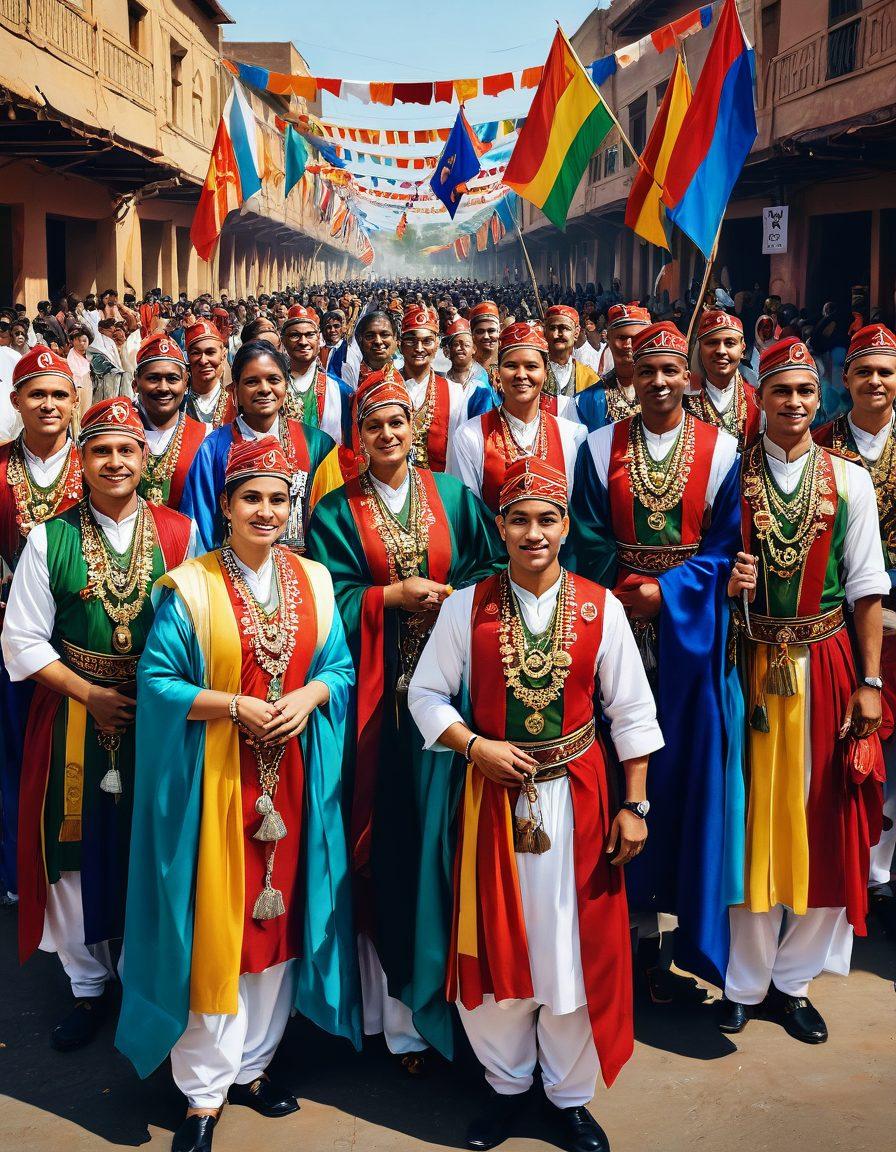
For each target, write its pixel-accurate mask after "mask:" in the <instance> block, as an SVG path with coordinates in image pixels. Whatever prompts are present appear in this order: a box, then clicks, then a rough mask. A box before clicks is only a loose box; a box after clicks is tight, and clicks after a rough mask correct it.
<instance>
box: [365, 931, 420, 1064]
mask: <svg viewBox="0 0 896 1152" xmlns="http://www.w3.org/2000/svg"><path fill="white" fill-rule="evenodd" d="M358 960H359V962H360V967H361V999H362V1003H363V1007H364V1034H365V1035H366V1036H377V1035H378V1034H379V1033H380V1032H382V1034H383V1036H384V1037H385V1040H386V1047H387V1048H388V1049H389V1051H390V1052H391V1053H392V1054H393V1055H394V1056H403V1055H404V1054H405V1053H406V1052H425V1051H426V1049H427V1048H428V1047H429V1045H428V1044H427V1043H426V1041H425V1040H424V1039H423V1038H422V1037H421V1036H420V1034H419V1033H418V1032H417V1029H416V1028H415V1027H414V1023H413V1020H412V1017H411V1010H410V1008H408V1006H407V1004H405V1003H403V1002H402V1001H401V1000H396V999H395V997H394V996H390V995H389V989H388V985H387V981H386V973H385V972H384V971H383V966H382V964H381V963H380V958H379V956H378V955H377V951H376V948H375V947H374V944H373V941H372V940H371V939H370V937H369V936H368V935H367V934H366V933H364V932H362V933H360V934H359V936H358Z"/></svg>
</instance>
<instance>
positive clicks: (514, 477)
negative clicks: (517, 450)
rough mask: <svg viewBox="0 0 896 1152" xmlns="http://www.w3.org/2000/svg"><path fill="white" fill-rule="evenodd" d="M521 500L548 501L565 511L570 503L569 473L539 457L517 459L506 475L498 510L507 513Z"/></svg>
mask: <svg viewBox="0 0 896 1152" xmlns="http://www.w3.org/2000/svg"><path fill="white" fill-rule="evenodd" d="M520 500H544V501H545V502H546V503H548V504H556V505H557V507H558V508H560V509H562V510H563V511H564V512H565V511H566V508H567V505H568V503H569V497H568V493H567V485H566V475H565V473H563V472H558V470H557V469H556V468H553V467H551V465H550V464H548V463H546V462H545V461H544V460H539V459H538V458H537V457H535V456H523V457H521V458H520V459H519V460H514V462H513V463H512V464H511V465H510V467H509V468H508V469H507V471H506V472H505V473H504V483H503V484H502V485H501V493H500V496H499V497H498V509H499V511H500V512H501V513H502V514H503V512H504V510H505V509H506V508H509V507H510V505H511V504H516V503H518V502H519V501H520Z"/></svg>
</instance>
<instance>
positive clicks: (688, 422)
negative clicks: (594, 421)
mask: <svg viewBox="0 0 896 1152" xmlns="http://www.w3.org/2000/svg"><path fill="white" fill-rule="evenodd" d="M693 462H694V417H693V416H692V415H691V413H690V412H685V413H684V417H683V419H682V423H681V427H680V431H679V433H678V439H677V440H676V441H675V447H674V448H673V449H672V451H671V453H670V454H669V456H668V458H667V462H666V463H665V464H658V463H657V462H656V461H655V460H653V458H652V457H651V455H650V453H649V451H648V449H647V438H646V436H645V434H644V423H643V419H642V417H641V416H640V415H636V416H633V417H632V422H631V424H630V425H629V430H628V449H627V451H626V454H625V465H626V469H627V471H628V478H629V485H630V488H631V492H632V495H633V496H634V497H635V499H637V500H638V501H639V503H641V504H642V505H643V506H644V507H645V508H646V509H647V510H648V512H649V513H650V515H649V516H648V517H647V523H648V525H649V527H650V528H651V529H652V530H653V531H654V532H662V530H663V529H664V528H665V527H666V513H667V512H670V511H671V510H672V509H673V508H677V507H678V505H679V504H680V503H681V498H682V496H683V494H684V489H685V485H686V484H687V482H688V477H689V476H690V474H691V465H692V464H693Z"/></svg>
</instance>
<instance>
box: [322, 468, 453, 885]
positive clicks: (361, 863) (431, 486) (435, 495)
mask: <svg viewBox="0 0 896 1152" xmlns="http://www.w3.org/2000/svg"><path fill="white" fill-rule="evenodd" d="M417 475H418V476H419V477H420V479H421V481H422V482H423V488H424V491H425V493H426V500H427V503H428V504H429V510H430V513H431V514H432V523H431V524H430V526H429V550H428V552H427V561H428V571H429V579H430V580H435V581H436V582H437V583H439V584H446V583H447V582H448V575H449V573H450V571H451V561H452V551H451V528H450V526H449V523H448V517H447V515H446V513H445V507H444V505H443V504H442V498H441V497H440V495H439V490H438V488H437V487H436V482H435V479H434V478H433V475H432V473H431V472H429V471H427V470H426V469H424V468H420V469H417ZM345 496H346V499H347V500H348V506H349V510H350V511H351V514H352V519H353V521H354V524H355V530H356V531H357V533H358V538H359V540H360V541H361V547H362V549H363V551H364V558H365V560H366V561H367V566H368V568H369V569H370V575H371V580H372V584H371V586H370V587H369V588H368V589H367V591H366V592H365V593H364V595H363V597H362V600H361V654H360V660H359V663H358V684H359V685H360V686H361V687H362V688H363V690H362V691H359V692H358V715H357V726H358V731H357V751H356V760H355V785H354V794H353V797H352V815H351V830H350V831H351V835H350V847H351V853H352V867H353V869H354V870H355V871H356V872H361V871H363V870H365V869H366V867H367V865H368V862H369V860H370V838H371V831H372V825H373V797H374V793H375V791H376V777H377V771H378V767H379V758H380V730H381V726H382V709H383V695H384V692H385V681H384V668H385V658H384V653H383V643H384V632H385V603H384V598H383V588H384V587H385V586H386V585H387V584H390V583H391V582H392V581H391V576H390V573H389V562H388V556H387V554H386V548H385V545H384V544H383V541H382V538H381V537H380V534H379V533H378V532H377V530H376V528H375V526H374V519H373V514H372V513H371V511H370V510H369V508H368V506H367V503H368V501H367V497H365V495H364V494H363V492H362V491H361V485H360V482H359V481H358V479H357V478H353V479H350V480H347V481H346V483H345Z"/></svg>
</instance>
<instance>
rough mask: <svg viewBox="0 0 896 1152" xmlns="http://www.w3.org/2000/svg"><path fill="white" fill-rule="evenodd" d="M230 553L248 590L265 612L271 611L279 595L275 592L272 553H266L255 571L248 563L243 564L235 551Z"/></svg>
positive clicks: (278, 599) (275, 582)
mask: <svg viewBox="0 0 896 1152" xmlns="http://www.w3.org/2000/svg"><path fill="white" fill-rule="evenodd" d="M231 555H232V556H233V559H234V562H235V563H236V566H237V568H239V570H240V572H242V574H243V578H244V579H245V581H246V584H247V586H248V588H249V591H250V592H251V593H252V595H253V596H254V597H255V599H256V600H257V601H258V603H259V604H260V605H261V606H262V608H264V610H265V612H273V611H274V609H275V608H276V607H277V605H278V604H279V602H280V597H279V595H278V594H277V581H276V580H275V579H274V557H273V553H270V552H269V553H268V557H267V559H266V560H265V561H264V562H263V563H262V565H261V567H260V568H259V569H258V571H257V572H256V571H255V569H254V568H250V567H249V565H248V564H244V563H243V562H242V560H240V558H239V556H237V554H236V553H235V552H233V551H231Z"/></svg>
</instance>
